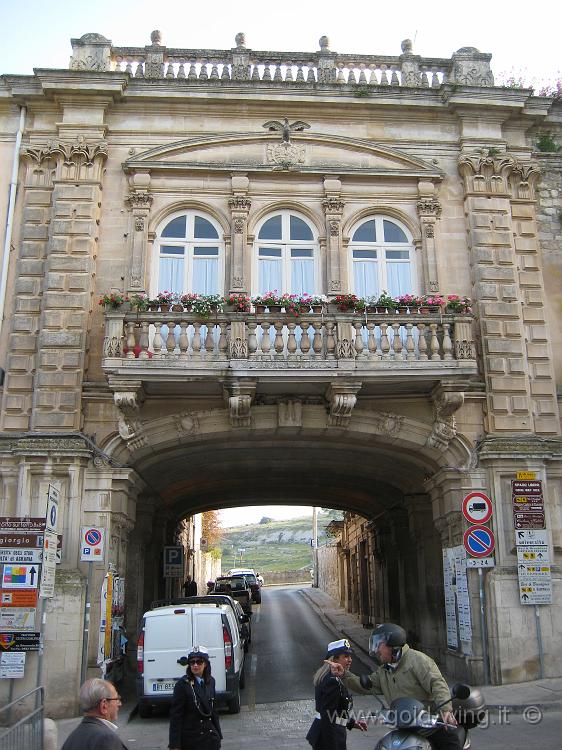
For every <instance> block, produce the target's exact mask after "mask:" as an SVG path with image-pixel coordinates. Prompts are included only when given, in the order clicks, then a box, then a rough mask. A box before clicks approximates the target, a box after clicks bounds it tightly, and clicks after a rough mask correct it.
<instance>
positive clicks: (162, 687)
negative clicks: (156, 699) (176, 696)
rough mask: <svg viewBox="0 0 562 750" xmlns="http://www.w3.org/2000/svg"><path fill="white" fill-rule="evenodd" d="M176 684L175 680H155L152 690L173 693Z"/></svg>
mask: <svg viewBox="0 0 562 750" xmlns="http://www.w3.org/2000/svg"><path fill="white" fill-rule="evenodd" d="M175 685H176V682H175V680H172V681H171V682H153V683H152V692H153V693H173V692H174V687H175Z"/></svg>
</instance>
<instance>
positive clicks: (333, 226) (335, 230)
mask: <svg viewBox="0 0 562 750" xmlns="http://www.w3.org/2000/svg"><path fill="white" fill-rule="evenodd" d="M339 233H340V223H339V221H335V220H332V221H331V222H330V236H331V237H337V236H338V235H339Z"/></svg>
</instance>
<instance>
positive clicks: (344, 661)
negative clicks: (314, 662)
mask: <svg viewBox="0 0 562 750" xmlns="http://www.w3.org/2000/svg"><path fill="white" fill-rule="evenodd" d="M352 658H353V651H352V650H351V645H350V643H349V641H348V640H347V639H346V638H342V639H340V640H339V641H332V643H329V644H328V649H327V653H326V659H325V660H324V663H323V664H322V666H321V667H320V669H319V670H318V671H317V672H316V674H315V675H314V679H313V682H314V699H315V703H316V715H315V717H314V721H313V722H312V726H311V727H310V729H309V730H308V734H307V735H306V739H307V740H308V742H309V743H310V744H311V745H312V747H313V748H314V750H345V748H346V743H347V732H346V730H348V729H349V730H351V729H353V728H354V727H357V729H360V730H361V731H363V732H366V731H367V723H366V722H365V721H364V720H362V719H355V718H353V717H352V716H351V713H350V712H351V710H352V708H353V698H352V697H351V693H350V692H349V691H348V689H347V688H346V687H345V685H344V684H343V683H342V682H341V680H340V679H339V677H336V676H335V675H333V674H332V671H331V668H330V665H331V664H334V663H336V664H341V665H342V667H343V668H344V670H348V669H349V667H350V666H351V661H352Z"/></svg>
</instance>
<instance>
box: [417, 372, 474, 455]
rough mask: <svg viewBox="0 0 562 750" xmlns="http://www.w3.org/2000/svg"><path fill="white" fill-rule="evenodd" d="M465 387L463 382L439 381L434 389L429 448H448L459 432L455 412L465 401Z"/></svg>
mask: <svg viewBox="0 0 562 750" xmlns="http://www.w3.org/2000/svg"><path fill="white" fill-rule="evenodd" d="M465 388H466V384H462V383H455V384H452V383H451V384H449V383H439V385H437V386H435V388H434V389H433V391H432V393H431V400H432V401H433V429H432V431H431V434H430V436H429V437H428V438H427V441H426V445H427V446H428V447H429V448H436V449H437V450H442V451H444V450H447V448H448V447H449V443H450V442H451V440H452V439H453V438H454V437H455V435H456V434H457V429H456V424H455V417H454V414H455V412H456V411H458V409H460V407H461V406H462V405H463V403H464V392H463V391H464V389H465ZM461 389H463V390H461Z"/></svg>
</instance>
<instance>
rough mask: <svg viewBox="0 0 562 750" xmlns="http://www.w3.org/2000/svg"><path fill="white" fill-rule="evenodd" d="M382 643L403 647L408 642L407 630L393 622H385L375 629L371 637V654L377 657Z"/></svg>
mask: <svg viewBox="0 0 562 750" xmlns="http://www.w3.org/2000/svg"><path fill="white" fill-rule="evenodd" d="M381 643H386V644H387V646H390V647H391V648H393V649H394V648H396V649H399V648H402V646H404V645H405V644H406V631H405V630H404V628H403V627H401V626H400V625H395V624H394V623H393V622H383V623H381V624H380V625H377V627H376V628H375V629H374V630H373V632H372V633H371V638H370V639H369V656H372V657H373V658H375V657H376V656H377V654H378V650H379V646H380V644H381Z"/></svg>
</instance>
